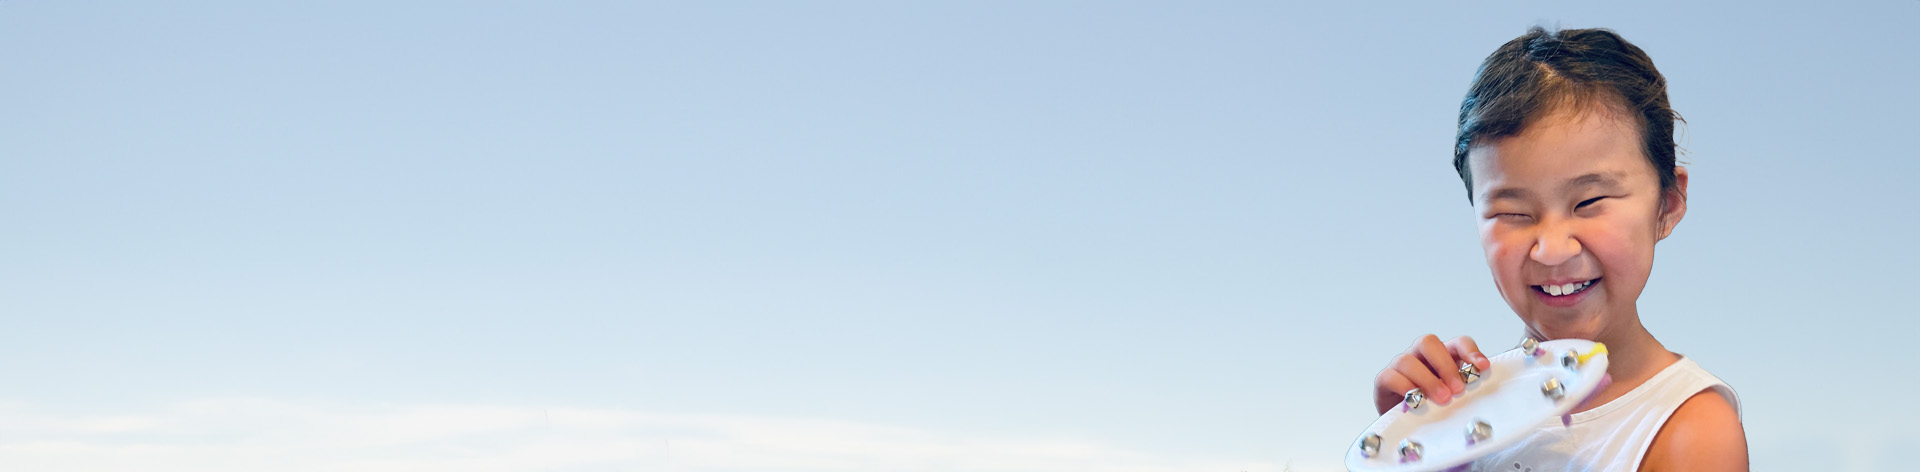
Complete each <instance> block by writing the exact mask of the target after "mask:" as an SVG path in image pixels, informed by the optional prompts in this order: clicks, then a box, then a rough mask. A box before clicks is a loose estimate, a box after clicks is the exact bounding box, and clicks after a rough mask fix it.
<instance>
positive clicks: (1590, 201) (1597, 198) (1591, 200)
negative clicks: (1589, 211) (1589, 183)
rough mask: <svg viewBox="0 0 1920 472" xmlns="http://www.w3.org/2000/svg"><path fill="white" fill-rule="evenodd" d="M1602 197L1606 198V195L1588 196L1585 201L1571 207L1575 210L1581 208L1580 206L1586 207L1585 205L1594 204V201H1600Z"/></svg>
mask: <svg viewBox="0 0 1920 472" xmlns="http://www.w3.org/2000/svg"><path fill="white" fill-rule="evenodd" d="M1603 198H1607V197H1593V198H1589V199H1587V200H1586V201H1583V202H1580V204H1579V205H1574V206H1573V209H1575V210H1578V209H1581V208H1586V207H1587V205H1592V204H1594V202H1598V201H1600V199H1603Z"/></svg>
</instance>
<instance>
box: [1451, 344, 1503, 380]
mask: <svg viewBox="0 0 1920 472" xmlns="http://www.w3.org/2000/svg"><path fill="white" fill-rule="evenodd" d="M1447 352H1449V353H1452V354H1453V357H1454V358H1455V359H1460V360H1463V361H1466V362H1472V363H1473V366H1474V367H1476V368H1479V369H1480V371H1481V372H1486V371H1487V369H1489V368H1492V367H1493V361H1490V360H1487V355H1486V354H1482V353H1481V352H1480V345H1479V344H1476V343H1474V342H1473V338H1472V337H1470V336H1461V337H1457V338H1453V340H1451V341H1447ZM1454 367H1455V368H1458V367H1459V365H1457V364H1456V365H1455V366H1454Z"/></svg>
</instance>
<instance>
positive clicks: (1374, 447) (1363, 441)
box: [1360, 433, 1380, 457]
mask: <svg viewBox="0 0 1920 472" xmlns="http://www.w3.org/2000/svg"><path fill="white" fill-rule="evenodd" d="M1377 455H1380V435H1378V434H1374V433H1367V437H1364V438H1360V457H1373V456H1377Z"/></svg>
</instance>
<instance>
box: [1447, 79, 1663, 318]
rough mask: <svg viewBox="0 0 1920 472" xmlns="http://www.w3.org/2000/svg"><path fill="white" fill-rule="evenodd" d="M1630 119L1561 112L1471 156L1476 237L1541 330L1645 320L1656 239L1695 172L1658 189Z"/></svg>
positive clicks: (1497, 278)
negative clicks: (1643, 302) (1641, 303)
mask: <svg viewBox="0 0 1920 472" xmlns="http://www.w3.org/2000/svg"><path fill="white" fill-rule="evenodd" d="M1640 146H1641V144H1640V136H1639V131H1638V130H1637V129H1636V126H1635V122H1634V121H1633V120H1632V118H1629V117H1626V116H1622V115H1620V114H1618V113H1615V112H1612V111H1610V110H1606V109H1604V108H1600V109H1591V110H1577V112H1573V113H1566V112H1556V113H1552V114H1550V115H1549V116H1547V117H1545V118H1542V119H1540V120H1538V121H1536V122H1535V123H1533V124H1531V125H1528V126H1527V128H1525V129H1523V130H1521V133H1520V134H1518V135H1515V136H1510V137H1506V138H1502V139H1498V140H1493V141H1491V142H1487V143H1482V144H1480V145H1478V146H1476V147H1474V148H1473V149H1472V150H1471V151H1470V152H1469V153H1468V154H1467V159H1468V166H1469V168H1470V169H1471V172H1472V177H1473V199H1474V209H1475V211H1477V212H1478V213H1479V216H1480V245H1481V246H1482V248H1484V249H1485V250H1486V253H1487V268H1489V269H1492V270H1493V279H1494V285H1495V286H1496V287H1497V288H1498V289H1499V290H1500V296H1501V297H1502V298H1505V299H1506V300H1507V305H1508V306H1510V307H1513V311H1514V313H1517V314H1519V315H1520V320H1521V321H1522V322H1525V323H1526V324H1527V328H1528V330H1529V331H1530V333H1531V334H1532V335H1534V336H1544V337H1543V339H1561V338H1581V339H1602V338H1604V337H1605V336H1604V334H1605V333H1608V332H1610V331H1614V330H1617V329H1622V328H1626V327H1629V326H1634V325H1637V324H1638V323H1639V312H1638V311H1636V310H1635V307H1634V301H1635V300H1637V299H1639V298H1640V290H1641V289H1642V288H1645V287H1646V285H1647V276H1648V275H1649V274H1650V273H1652V271H1653V245H1654V243H1655V242H1657V241H1659V240H1661V239H1664V238H1666V237H1667V235H1668V234H1671V233H1672V231H1673V227H1674V225H1675V224H1678V223H1679V222H1680V217H1681V216H1682V215H1684V214H1686V197H1685V195H1686V186H1687V174H1686V169H1685V168H1680V167H1678V166H1676V167H1675V169H1674V172H1675V177H1676V184H1675V186H1676V188H1675V192H1661V191H1660V180H1659V177H1658V176H1657V175H1655V174H1654V170H1653V165H1652V164H1651V163H1650V162H1648V161H1647V158H1646V156H1645V154H1644V153H1643V152H1642V151H1641V148H1640Z"/></svg>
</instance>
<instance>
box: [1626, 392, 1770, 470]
mask: <svg viewBox="0 0 1920 472" xmlns="http://www.w3.org/2000/svg"><path fill="white" fill-rule="evenodd" d="M1640 470H1747V432H1746V428H1743V427H1741V426H1740V412H1738V411H1735V410H1734V409H1733V404H1732V403H1729V402H1727V398H1726V397H1724V396H1721V395H1720V393H1719V392H1718V391H1715V390H1713V389H1707V390H1705V391H1701V392H1700V393H1696V394H1694V395H1693V397H1692V398H1688V399H1687V401H1686V402H1685V403H1681V404H1680V408H1678V409H1675V410H1674V411H1673V416H1670V417H1668V418H1667V422H1666V424H1664V425H1661V426H1660V432H1659V433H1657V434H1655V435H1654V436H1653V444H1650V445H1648V446H1647V455H1646V457H1645V458H1642V459H1641V460H1640Z"/></svg>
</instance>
